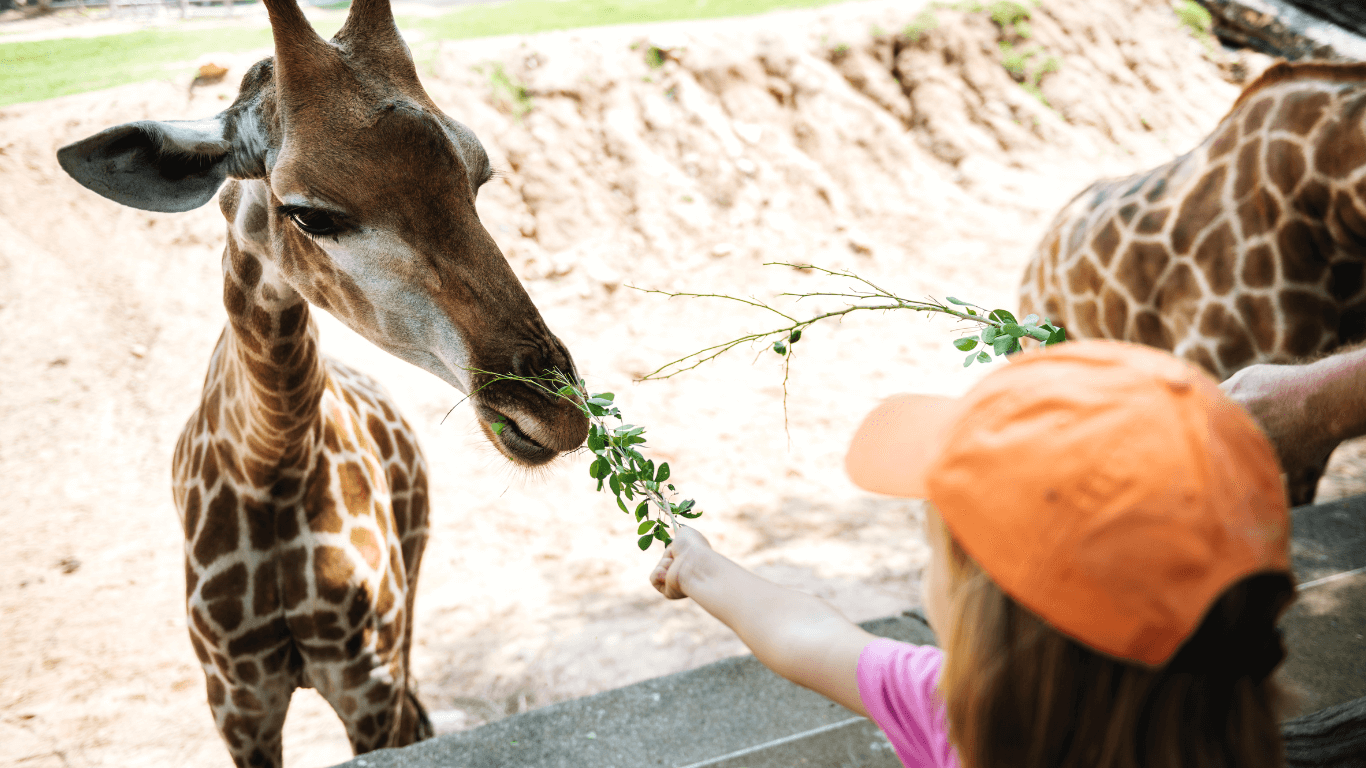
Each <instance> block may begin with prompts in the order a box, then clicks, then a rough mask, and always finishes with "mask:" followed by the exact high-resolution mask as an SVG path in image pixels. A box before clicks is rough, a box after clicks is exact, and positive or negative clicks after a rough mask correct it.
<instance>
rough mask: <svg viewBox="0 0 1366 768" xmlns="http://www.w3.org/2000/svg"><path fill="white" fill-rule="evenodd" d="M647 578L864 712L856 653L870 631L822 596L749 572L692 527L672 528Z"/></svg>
mask: <svg viewBox="0 0 1366 768" xmlns="http://www.w3.org/2000/svg"><path fill="white" fill-rule="evenodd" d="M650 583H651V584H653V585H654V587H655V588H656V589H658V590H659V591H660V592H661V593H663V594H664V596H665V597H667V598H669V599H671V600H676V599H678V598H682V597H691V598H692V599H693V602H695V603H697V604H698V605H700V606H702V608H703V609H704V610H706V611H707V613H710V614H711V615H712V616H715V617H716V618H717V619H719V620H720V621H721V623H723V624H725V625H726V626H728V627H730V628H731V629H732V630H733V631H734V632H735V634H737V635H739V636H740V640H742V641H743V642H744V644H745V645H747V646H749V649H750V651H752V652H753V653H754V656H755V658H757V659H759V661H760V662H761V663H762V664H763V665H764V666H766V667H768V668H769V669H771V670H773V672H774V673H776V674H778V675H781V676H782V677H785V678H787V679H788V680H791V681H792V682H794V683H796V684H797V685H800V686H803V687H806V688H810V689H811V690H813V691H815V692H816V693H819V694H821V695H822V696H825V697H826V698H828V699H831V700H832V701H835V702H836V703H839V704H843V705H844V706H846V707H848V708H849V709H851V710H853V711H854V712H856V713H858V714H860V715H863V716H865V717H866V716H867V715H868V711H867V709H865V707H864V706H863V702H862V700H861V699H860V697H859V690H858V660H859V655H860V654H861V653H862V652H863V649H864V647H865V646H867V645H868V643H870V642H872V641H873V640H874V639H876V636H875V635H872V634H870V633H868V632H865V631H864V630H863V629H862V628H860V627H859V626H858V625H857V624H854V623H853V622H851V621H849V620H848V619H846V618H845V617H844V616H843V615H842V614H840V612H839V611H837V610H835V608H834V607H833V606H831V605H830V604H829V603H827V602H825V601H824V600H822V599H820V598H818V597H815V596H813V595H808V594H806V593H804V592H798V591H796V590H792V589H787V588H786V587H780V586H778V585H777V584H774V583H772V582H770V581H767V580H765V579H762V578H760V577H758V576H756V575H754V574H753V573H750V572H749V571H747V570H745V569H744V568H741V567H740V566H739V565H736V564H735V563H734V562H732V561H730V560H729V559H727V558H725V557H723V556H722V555H719V554H717V553H716V552H715V551H713V550H712V548H711V545H710V544H708V543H707V540H706V538H705V537H703V536H702V534H700V533H698V532H697V531H695V530H693V529H691V528H680V529H679V531H678V536H677V537H676V538H675V539H674V542H673V544H671V545H670V546H669V549H668V551H666V552H665V554H664V557H663V558H662V559H661V560H660V561H659V565H657V566H655V570H654V571H653V572H652V573H651V574H650Z"/></svg>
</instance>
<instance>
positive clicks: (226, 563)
mask: <svg viewBox="0 0 1366 768" xmlns="http://www.w3.org/2000/svg"><path fill="white" fill-rule="evenodd" d="M224 200H225V213H227V214H229V215H230V219H231V218H233V216H232V213H233V212H232V211H231V210H226V206H228V205H231V204H232V203H234V202H235V201H236V196H235V195H225V196H224ZM262 272H263V269H262V265H261V262H260V261H259V260H258V259H257V258H256V257H255V256H253V255H251V254H248V253H246V252H244V251H243V250H242V249H241V248H240V247H239V246H238V244H237V243H236V242H234V241H232V240H230V241H229V246H228V252H227V255H226V257H225V264H224V275H225V288H224V301H225V305H226V306H227V307H228V310H229V314H230V322H229V326H228V328H227V329H226V330H225V331H224V334H223V336H222V338H221V339H220V340H219V342H218V346H217V348H216V349H215V350H214V354H213V358H212V361H211V363H210V366H209V373H208V376H207V379H206V381H205V387H204V398H203V401H202V403H201V405H200V407H199V409H198V410H197V411H196V412H195V414H194V415H193V416H192V417H191V418H190V421H189V423H188V424H187V425H186V428H185V431H184V433H183V434H182V435H181V438H180V441H179V443H178V444H177V446H176V452H175V460H174V490H175V499H176V505H177V508H178V509H179V510H180V513H181V518H182V523H183V525H184V529H185V589H186V603H187V610H188V613H189V618H190V639H191V643H192V645H193V646H194V651H195V654H196V655H197V656H198V658H199V661H200V663H201V665H202V666H203V669H204V674H205V677H206V680H207V691H208V701H209V706H210V708H211V709H212V711H213V714H214V719H215V721H216V724H217V726H218V728H219V730H220V732H221V733H222V734H223V738H224V740H225V742H226V743H227V746H228V749H229V751H230V752H232V753H233V757H234V759H235V760H236V762H237V763H238V764H239V765H250V766H260V765H278V764H279V757H280V755H281V752H282V747H281V743H280V735H281V729H282V728H283V726H284V716H285V712H286V709H287V707H288V703H289V698H290V695H291V693H292V692H293V690H294V689H295V688H299V687H312V688H316V689H317V690H318V692H319V693H320V694H321V695H322V696H323V697H324V698H325V699H327V701H328V702H329V703H330V704H331V705H332V707H333V708H334V709H335V710H336V711H337V712H338V713H339V714H340V715H342V717H343V721H344V722H345V724H346V728H347V735H348V737H349V738H350V740H351V743H352V747H353V749H354V750H355V751H356V752H357V753H360V752H366V751H369V750H373V749H378V748H382V747H392V746H400V745H403V744H408V743H411V742H413V741H416V740H418V739H420V738H424V737H426V736H429V735H430V732H431V729H430V725H429V724H428V723H427V720H426V715H425V713H424V712H423V710H422V708H421V705H420V704H419V703H418V702H417V699H416V698H415V697H414V696H413V695H412V694H411V691H410V678H409V672H408V650H409V648H410V645H411V640H412V624H411V617H412V610H413V596H414V591H415V587H416V584H417V576H418V568H419V565H420V563H421V559H422V550H423V546H424V544H425V542H426V536H427V466H426V462H425V460H424V459H423V456H422V453H421V451H420V450H419V448H418V444H417V439H416V436H415V435H414V433H413V431H412V429H411V428H410V427H409V426H408V424H407V423H406V422H405V421H404V420H403V418H402V417H401V416H400V415H399V414H398V410H397V408H396V407H395V406H394V404H393V403H392V401H391V400H390V399H389V397H388V395H387V394H386V393H385V392H384V391H383V390H382V389H381V388H380V387H379V386H378V385H377V384H376V383H375V382H373V381H372V380H371V379H369V378H368V377H366V376H365V375H363V374H361V373H358V372H356V371H354V370H351V369H350V368H347V367H345V366H343V365H341V364H339V363H337V362H335V361H331V360H325V359H323V358H322V357H321V356H320V355H319V353H318V345H317V331H316V328H315V327H314V325H313V323H312V322H311V319H310V318H309V316H308V313H309V309H308V304H307V303H306V302H305V301H303V300H302V299H301V298H300V297H299V296H298V294H297V293H294V292H292V291H285V290H284V286H281V285H276V284H274V283H273V282H272V281H271V280H269V279H263V275H262ZM267 277H268V276H267Z"/></svg>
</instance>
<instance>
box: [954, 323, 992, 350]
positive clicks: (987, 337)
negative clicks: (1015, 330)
mask: <svg viewBox="0 0 1366 768" xmlns="http://www.w3.org/2000/svg"><path fill="white" fill-rule="evenodd" d="M1000 335H1001V332H1000V331H998V330H996V326H994V325H988V326H987V327H985V328H983V329H982V343H983V344H990V343H992V342H994V341H996V337H997V336H1000ZM963 351H964V352H966V351H967V350H966V349H965V350H963Z"/></svg>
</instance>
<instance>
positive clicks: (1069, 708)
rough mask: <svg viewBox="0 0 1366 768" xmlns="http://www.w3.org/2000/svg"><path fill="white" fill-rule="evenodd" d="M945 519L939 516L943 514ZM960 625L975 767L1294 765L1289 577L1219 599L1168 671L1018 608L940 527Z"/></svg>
mask: <svg viewBox="0 0 1366 768" xmlns="http://www.w3.org/2000/svg"><path fill="white" fill-rule="evenodd" d="M934 517H935V518H938V515H935V516H934ZM932 528H938V529H940V530H939V531H938V532H937V534H936V532H934V531H933V530H932V532H931V535H942V536H943V540H941V543H945V542H946V543H947V548H946V549H944V550H942V551H943V552H945V553H946V554H947V556H948V561H949V563H948V565H949V571H950V579H949V592H950V606H949V610H950V612H951V613H952V623H951V626H950V627H949V634H950V636H949V637H943V638H940V642H941V643H942V644H943V646H944V650H945V660H944V669H943V674H942V677H941V679H940V690H941V692H942V693H943V696H944V700H945V702H946V704H947V708H948V720H949V732H950V735H951V738H952V741H953V743H954V746H955V747H957V749H958V755H959V759H960V760H961V762H962V765H963V766H964V768H1181V767H1183V766H1184V767H1193V766H1199V767H1200V768H1233V766H1238V768H1262V767H1263V766H1266V767H1268V768H1269V767H1270V766H1283V765H1284V764H1285V758H1284V750H1283V748H1282V743H1281V735H1280V726H1279V717H1278V710H1279V709H1280V708H1281V706H1282V702H1283V700H1284V697H1283V694H1282V692H1281V690H1280V689H1279V687H1278V686H1277V685H1276V683H1275V681H1274V680H1273V679H1272V677H1271V674H1270V673H1271V672H1272V671H1273V670H1274V668H1275V667H1276V666H1277V665H1278V664H1279V663H1280V662H1281V660H1282V659H1284V657H1285V648H1284V646H1283V645H1282V643H1281V639H1280V635H1279V633H1278V632H1277V631H1276V626H1275V625H1276V620H1277V619H1278V618H1279V617H1280V614H1281V612H1282V611H1283V610H1284V609H1285V608H1286V606H1288V605H1289V604H1290V603H1291V601H1292V600H1293V599H1294V585H1293V583H1292V582H1291V580H1290V578H1289V577H1288V576H1287V575H1285V574H1280V573H1266V574H1257V575H1254V576H1250V577H1248V578H1246V579H1243V580H1242V581H1240V582H1238V583H1237V584H1235V585H1233V586H1232V587H1230V588H1229V589H1228V590H1227V591H1225V592H1224V593H1223V595H1222V596H1221V597H1220V598H1219V600H1218V601H1216V602H1215V604H1214V605H1213V607H1211V608H1210V610H1209V612H1208V613H1207V614H1206V616H1205V620H1204V622H1203V623H1202V624H1201V625H1200V628H1199V629H1198V630H1196V632H1195V634H1194V635H1192V636H1191V638H1190V639H1189V640H1187V641H1186V643H1185V644H1184V645H1183V646H1182V647H1181V649H1180V650H1179V651H1178V652H1177V654H1176V655H1175V656H1174V657H1173V658H1172V660H1171V661H1169V662H1168V663H1167V664H1166V665H1165V666H1163V667H1160V668H1157V669H1150V668H1147V667H1144V666H1141V665H1139V664H1135V663H1131V662H1125V661H1120V660H1117V659H1114V658H1111V657H1109V656H1105V655H1103V654H1100V653H1098V652H1096V651H1092V650H1091V649H1089V648H1087V647H1086V646H1084V645H1082V644H1081V643H1079V642H1077V641H1075V640H1073V639H1071V638H1070V637H1067V636H1065V635H1062V634H1061V633H1059V632H1058V631H1057V630H1055V629H1053V628H1052V627H1050V626H1048V625H1047V624H1045V623H1044V622H1043V621H1042V620H1041V619H1039V618H1038V617H1037V616H1035V615H1034V614H1033V613H1031V612H1030V611H1028V610H1026V609H1025V608H1023V607H1021V606H1020V605H1019V604H1018V603H1016V602H1015V601H1014V600H1012V599H1011V598H1010V597H1009V596H1007V595H1006V594H1005V593H1004V592H1002V591H1001V589H1000V588H999V587H997V586H996V584H995V583H994V582H993V581H992V580H991V579H990V578H989V577H988V576H987V575H986V573H984V572H983V571H982V570H981V568H980V567H978V565H977V564H976V563H975V562H974V561H973V560H972V559H971V558H970V557H969V556H968V555H967V553H966V552H964V551H963V549H962V548H961V547H959V545H958V543H957V542H955V541H953V539H952V537H951V536H950V535H949V532H948V529H947V528H945V527H944V524H943V522H942V521H940V522H938V523H937V525H934V526H932Z"/></svg>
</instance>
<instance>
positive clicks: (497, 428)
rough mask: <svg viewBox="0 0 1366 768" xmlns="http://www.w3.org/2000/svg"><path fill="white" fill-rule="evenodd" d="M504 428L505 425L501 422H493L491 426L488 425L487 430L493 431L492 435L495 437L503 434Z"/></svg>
mask: <svg viewBox="0 0 1366 768" xmlns="http://www.w3.org/2000/svg"><path fill="white" fill-rule="evenodd" d="M505 427H507V425H506V424H504V423H503V422H501V421H495V422H493V423H492V424H490V425H489V429H491V430H493V434H495V435H501V434H503V429H504V428H505Z"/></svg>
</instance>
